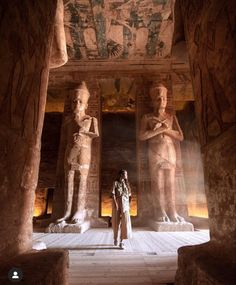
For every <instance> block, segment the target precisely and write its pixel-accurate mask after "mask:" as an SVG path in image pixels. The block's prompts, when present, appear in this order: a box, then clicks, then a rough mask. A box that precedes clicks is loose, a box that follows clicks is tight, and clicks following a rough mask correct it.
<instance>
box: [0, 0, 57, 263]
mask: <svg viewBox="0 0 236 285" xmlns="http://www.w3.org/2000/svg"><path fill="white" fill-rule="evenodd" d="M56 5H57V1H56V0H53V1H45V0H42V1H38V2H35V1H26V0H23V1H20V2H19V1H16V0H12V1H1V4H0V34H1V46H0V61H1V66H0V158H1V159H0V187H1V195H0V215H1V218H2V222H1V233H0V244H1V248H0V259H2V258H4V260H6V259H7V258H8V257H10V256H12V255H15V254H18V253H21V252H23V251H25V250H27V249H29V248H30V247H31V241H32V236H31V234H32V217H33V205H34V191H35V188H36V184H37V178H38V167H39V158H40V144H41V132H42V126H43V118H44V109H45V103H46V90H47V82H48V70H49V56H50V47H51V42H52V36H53V24H54V18H55V12H56Z"/></svg>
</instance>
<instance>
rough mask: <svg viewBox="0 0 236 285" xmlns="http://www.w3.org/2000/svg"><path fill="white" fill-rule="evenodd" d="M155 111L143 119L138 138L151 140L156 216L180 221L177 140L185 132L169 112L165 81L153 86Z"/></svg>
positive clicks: (153, 195) (180, 138)
mask: <svg viewBox="0 0 236 285" xmlns="http://www.w3.org/2000/svg"><path fill="white" fill-rule="evenodd" d="M150 96H151V99H152V103H153V108H154V110H153V113H149V114H145V115H144V116H143V118H142V121H141V129H140V134H139V138H140V140H142V141H146V140H147V141H148V160H149V172H150V178H151V192H152V198H153V202H154V215H155V217H154V218H155V219H156V220H157V221H160V222H169V221H174V222H181V221H184V218H183V217H181V216H179V215H178V213H177V211H176V206H175V169H176V151H175V146H174V141H175V140H178V141H182V140H183V133H182V131H181V128H180V126H179V123H178V120H177V118H176V116H174V115H171V114H169V113H166V111H165V109H166V105H167V89H166V87H164V86H163V85H162V84H159V85H156V86H154V87H152V88H151V90H150Z"/></svg>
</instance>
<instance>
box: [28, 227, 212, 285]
mask: <svg viewBox="0 0 236 285" xmlns="http://www.w3.org/2000/svg"><path fill="white" fill-rule="evenodd" d="M33 239H34V241H43V242H44V243H46V245H47V247H48V248H65V249H68V250H69V254H70V266H69V284H70V285H77V284H83V285H89V284H90V285H106V284H109V285H110V284H111V285H112V284H118V285H122V284H125V285H136V284H137V285H138V284H143V285H149V284H169V283H170V284H171V283H173V282H174V276H175V272H176V269H177V249H178V248H179V247H181V246H185V245H194V244H200V243H204V242H207V241H208V240H209V231H196V232H154V231H152V230H150V229H148V228H135V229H133V238H132V239H130V240H128V241H126V249H125V250H120V249H119V248H118V247H115V246H113V237H112V230H111V229H91V230H89V231H87V232H85V233H84V234H48V233H39V232H37V233H34V236H33Z"/></svg>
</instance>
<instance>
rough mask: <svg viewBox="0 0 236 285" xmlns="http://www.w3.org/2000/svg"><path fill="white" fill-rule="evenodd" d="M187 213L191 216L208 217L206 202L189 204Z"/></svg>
mask: <svg viewBox="0 0 236 285" xmlns="http://www.w3.org/2000/svg"><path fill="white" fill-rule="evenodd" d="M188 215H189V216H191V217H199V218H208V209H207V205H206V204H189V205H188Z"/></svg>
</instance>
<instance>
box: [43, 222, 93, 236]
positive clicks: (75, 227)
mask: <svg viewBox="0 0 236 285" xmlns="http://www.w3.org/2000/svg"><path fill="white" fill-rule="evenodd" d="M90 227H91V223H90V221H84V222H83V223H80V224H69V223H67V222H65V221H63V222H61V223H51V224H50V225H49V226H48V227H47V228H46V230H45V232H46V233H81V234H82V233H84V232H86V231H87V230H88V229H89V228H90Z"/></svg>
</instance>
